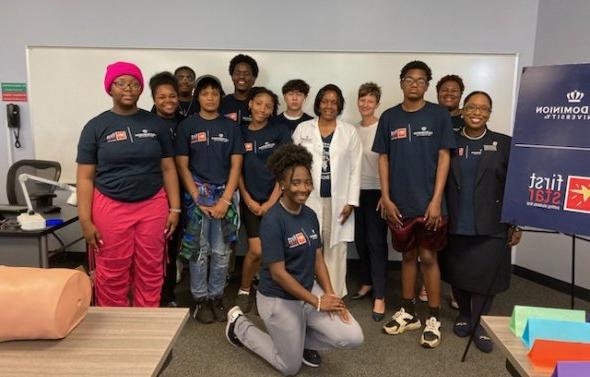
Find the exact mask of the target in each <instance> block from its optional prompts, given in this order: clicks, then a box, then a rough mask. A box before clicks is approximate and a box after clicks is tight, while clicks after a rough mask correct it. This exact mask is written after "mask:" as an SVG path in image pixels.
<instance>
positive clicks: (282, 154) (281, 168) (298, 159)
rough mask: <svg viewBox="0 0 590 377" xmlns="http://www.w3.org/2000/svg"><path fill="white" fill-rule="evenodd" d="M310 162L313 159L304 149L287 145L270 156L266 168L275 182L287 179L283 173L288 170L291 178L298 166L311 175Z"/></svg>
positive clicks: (294, 145)
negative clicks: (274, 178) (272, 175)
mask: <svg viewBox="0 0 590 377" xmlns="http://www.w3.org/2000/svg"><path fill="white" fill-rule="evenodd" d="M312 162H313V157H312V155H311V153H309V151H308V150H307V149H306V148H305V147H302V146H301V145H297V144H291V143H288V144H283V145H281V146H279V147H278V148H277V149H276V150H275V151H274V152H273V153H272V154H271V155H270V157H269V158H268V161H267V163H266V166H267V167H268V170H270V171H271V172H272V173H273V174H274V176H275V177H276V179H277V181H280V180H282V179H285V180H286V179H287V177H286V174H285V173H286V172H287V171H289V170H290V171H291V176H293V171H294V170H295V168H296V167H298V166H303V167H304V168H306V169H307V171H308V172H310V175H311V164H312Z"/></svg>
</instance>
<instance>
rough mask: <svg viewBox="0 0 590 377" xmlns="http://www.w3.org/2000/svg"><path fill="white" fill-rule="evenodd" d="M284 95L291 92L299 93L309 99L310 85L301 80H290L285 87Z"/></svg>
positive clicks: (283, 89)
mask: <svg viewBox="0 0 590 377" xmlns="http://www.w3.org/2000/svg"><path fill="white" fill-rule="evenodd" d="M282 91H283V95H285V94H287V92H290V91H297V92H301V93H303V95H304V96H306V97H307V95H308V94H309V84H308V83H306V82H305V81H303V80H301V79H294V80H289V81H287V82H286V83H285V85H283V88H282Z"/></svg>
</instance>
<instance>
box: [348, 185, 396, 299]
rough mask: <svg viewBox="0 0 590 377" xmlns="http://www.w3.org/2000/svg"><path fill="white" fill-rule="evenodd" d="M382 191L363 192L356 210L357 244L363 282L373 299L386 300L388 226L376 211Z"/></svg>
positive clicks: (355, 236) (355, 230)
mask: <svg viewBox="0 0 590 377" xmlns="http://www.w3.org/2000/svg"><path fill="white" fill-rule="evenodd" d="M379 198H381V191H380V190H361V196H360V200H359V207H358V208H356V209H355V211H354V221H355V229H354V233H355V235H354V243H355V245H356V250H357V252H358V254H359V258H360V261H361V283H362V284H366V285H372V286H373V297H375V298H384V297H385V291H386V286H387V254H388V250H387V224H386V222H385V220H383V219H382V218H381V214H380V211H376V208H377V203H378V202H379Z"/></svg>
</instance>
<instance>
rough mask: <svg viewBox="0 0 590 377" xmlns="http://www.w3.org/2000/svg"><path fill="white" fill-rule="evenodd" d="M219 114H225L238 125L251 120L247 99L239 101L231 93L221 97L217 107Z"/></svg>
mask: <svg viewBox="0 0 590 377" xmlns="http://www.w3.org/2000/svg"><path fill="white" fill-rule="evenodd" d="M219 114H221V115H225V116H226V117H228V118H229V119H231V120H233V121H234V122H236V123H238V124H239V125H244V124H248V123H250V120H251V118H250V109H248V101H240V100H238V99H236V97H234V95H233V94H228V95H226V96H225V97H223V99H222V101H221V106H220V107H219Z"/></svg>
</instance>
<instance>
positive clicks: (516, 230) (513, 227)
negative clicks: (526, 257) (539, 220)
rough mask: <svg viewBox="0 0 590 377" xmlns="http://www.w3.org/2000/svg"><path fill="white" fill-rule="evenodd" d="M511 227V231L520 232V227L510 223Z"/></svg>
mask: <svg viewBox="0 0 590 377" xmlns="http://www.w3.org/2000/svg"><path fill="white" fill-rule="evenodd" d="M511 228H512V231H513V232H522V228H521V227H519V226H518V225H512V226H511Z"/></svg>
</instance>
